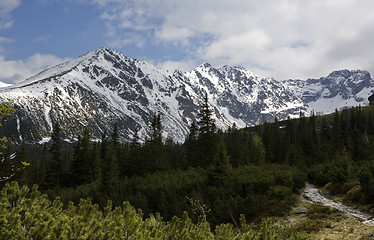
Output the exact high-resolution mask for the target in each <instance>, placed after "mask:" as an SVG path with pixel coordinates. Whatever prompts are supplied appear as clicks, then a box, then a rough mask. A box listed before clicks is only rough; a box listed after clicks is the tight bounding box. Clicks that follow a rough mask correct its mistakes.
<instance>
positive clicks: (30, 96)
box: [0, 48, 374, 142]
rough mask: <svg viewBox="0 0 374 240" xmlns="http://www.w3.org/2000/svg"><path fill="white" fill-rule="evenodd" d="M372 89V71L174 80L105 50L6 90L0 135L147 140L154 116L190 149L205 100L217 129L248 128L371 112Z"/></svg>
mask: <svg viewBox="0 0 374 240" xmlns="http://www.w3.org/2000/svg"><path fill="white" fill-rule="evenodd" d="M337 87H339V88H337ZM372 89H374V81H373V79H371V77H370V74H369V73H367V72H365V71H348V70H345V71H337V72H333V73H331V74H330V75H329V76H328V77H326V78H320V79H317V80H316V79H308V80H306V81H302V80H287V81H277V80H275V79H271V78H266V77H260V76H258V75H256V74H253V73H251V72H249V71H248V70H246V69H244V68H242V67H230V66H224V67H221V68H214V67H212V66H211V65H209V64H202V65H200V66H198V67H197V68H196V69H194V70H192V71H190V72H185V73H182V72H181V71H178V70H177V71H175V72H174V73H173V74H170V73H168V72H167V71H163V70H161V69H160V68H157V67H155V66H153V65H151V64H148V63H146V62H140V61H137V60H134V59H131V58H128V57H126V56H124V55H123V54H121V53H120V52H116V51H112V50H110V49H108V48H101V49H98V50H95V51H92V52H89V53H87V54H85V55H83V56H81V57H79V58H77V59H74V60H71V61H68V62H65V63H62V64H59V65H57V66H55V67H52V68H50V69H47V70H45V71H42V72H41V73H39V74H37V75H35V76H33V77H31V78H29V79H27V80H25V81H23V82H21V83H18V84H15V85H13V86H10V87H5V88H1V89H0V99H1V101H5V100H9V101H11V102H12V103H13V105H14V108H15V109H16V112H15V113H14V115H13V116H12V117H9V118H6V119H4V120H3V125H4V126H3V127H2V128H0V134H2V135H5V136H8V137H9V138H10V139H11V140H12V141H16V142H21V141H23V140H25V141H27V142H35V141H41V140H43V139H48V137H49V136H50V133H51V129H52V124H53V123H54V122H56V121H58V122H59V124H60V125H61V129H62V133H63V137H64V138H66V139H74V138H76V137H77V134H78V133H80V132H81V131H82V130H83V128H85V127H89V128H90V129H91V130H92V133H93V136H94V137H95V138H100V136H101V135H102V134H103V133H105V132H106V133H107V134H110V133H111V131H112V129H113V126H114V125H115V124H116V125H117V126H118V129H119V132H120V135H121V137H122V138H123V140H130V139H131V138H132V137H133V135H134V133H135V131H138V132H139V135H140V136H141V138H142V139H143V140H144V139H145V138H146V137H148V136H149V131H150V127H149V126H150V122H151V120H152V115H153V114H154V113H159V114H160V115H161V119H162V123H163V127H164V135H163V136H164V138H166V137H171V138H173V139H174V140H176V141H179V142H183V141H184V138H185V136H186V135H187V134H188V127H189V125H190V124H191V123H192V121H195V120H196V118H197V117H198V109H199V106H200V105H201V102H202V99H203V97H204V96H205V95H206V94H207V95H208V99H209V103H210V105H211V107H212V109H213V110H214V117H215V118H216V123H217V126H218V127H219V128H223V129H225V128H227V127H230V126H232V125H233V124H234V123H235V125H236V126H238V127H245V126H253V125H255V124H257V123H259V122H262V121H273V120H274V118H275V117H277V118H278V119H286V118H287V117H298V116H299V114H300V113H303V114H305V115H309V114H310V113H311V112H312V111H313V110H314V111H316V112H317V111H320V110H321V109H322V108H323V110H326V104H325V102H326V101H331V107H329V109H328V110H331V109H332V108H333V109H335V108H340V107H342V106H356V105H359V104H361V105H367V104H368V103H367V102H368V101H367V97H368V96H369V95H370V93H372ZM366 95H367V96H366ZM341 99H343V101H345V102H342V101H340V100H341ZM324 101H325V102H324ZM320 105H321V106H322V107H321V106H320ZM326 113H327V111H326Z"/></svg>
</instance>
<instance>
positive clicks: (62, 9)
mask: <svg viewBox="0 0 374 240" xmlns="http://www.w3.org/2000/svg"><path fill="white" fill-rule="evenodd" d="M373 12H374V1H373V0H261V1H259V0H0V81H3V82H15V81H21V80H23V79H25V78H27V77H30V76H31V75H33V74H36V73H37V72H39V71H40V70H43V69H45V68H47V67H49V66H53V65H55V64H57V63H60V62H62V61H65V60H68V59H71V58H76V57H78V56H80V55H83V54H85V53H87V52H88V51H91V50H95V49H97V48H100V47H103V46H106V47H109V48H111V49H113V50H117V51H120V52H122V53H123V54H124V55H126V56H128V57H131V58H136V59H138V60H144V61H148V62H150V63H152V64H155V65H157V66H159V67H162V68H166V69H169V70H171V71H172V70H174V69H175V68H178V69H181V70H184V71H187V70H192V69H193V68H195V67H196V66H198V65H200V64H202V63H205V62H208V63H211V64H212V65H213V66H215V67H220V66H223V65H232V66H243V67H245V68H247V69H248V70H250V71H252V72H254V73H256V74H259V75H263V76H267V77H273V78H275V79H278V80H283V79H289V78H298V79H306V78H319V77H321V76H326V75H328V74H329V73H330V72H331V71H333V70H339V69H352V70H353V69H365V70H368V71H369V72H370V73H372V74H374V14H373Z"/></svg>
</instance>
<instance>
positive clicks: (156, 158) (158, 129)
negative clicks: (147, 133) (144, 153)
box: [147, 113, 170, 170]
mask: <svg viewBox="0 0 374 240" xmlns="http://www.w3.org/2000/svg"><path fill="white" fill-rule="evenodd" d="M147 145H148V147H149V152H148V153H149V154H151V155H150V158H149V159H150V160H151V162H150V166H151V169H153V170H165V169H167V168H169V167H170V163H169V162H168V158H167V154H166V150H165V145H164V143H163V142H162V124H161V115H160V114H159V113H158V114H153V120H152V123H151V139H150V140H149V141H148V144H147Z"/></svg>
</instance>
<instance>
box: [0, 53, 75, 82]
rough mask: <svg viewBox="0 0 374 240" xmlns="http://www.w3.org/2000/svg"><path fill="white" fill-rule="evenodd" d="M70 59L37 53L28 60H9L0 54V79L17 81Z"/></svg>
mask: <svg viewBox="0 0 374 240" xmlns="http://www.w3.org/2000/svg"><path fill="white" fill-rule="evenodd" d="M67 60H68V59H60V58H58V57H56V56H53V55H50V54H39V53H36V54H34V55H32V56H31V57H29V58H28V59H26V60H7V59H5V58H4V57H3V56H0V69H1V70H2V71H0V81H2V82H6V83H16V82H20V81H23V80H26V79H27V78H29V77H31V76H33V75H35V74H37V73H39V72H40V71H42V70H45V69H46V68H48V67H52V66H54V65H57V64H59V63H61V62H63V61H67Z"/></svg>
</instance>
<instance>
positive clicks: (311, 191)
mask: <svg viewBox="0 0 374 240" xmlns="http://www.w3.org/2000/svg"><path fill="white" fill-rule="evenodd" d="M303 197H304V199H305V200H307V201H309V202H312V203H318V204H322V205H324V206H328V207H331V208H335V209H337V210H338V211H341V212H343V213H346V214H348V215H350V216H353V217H356V218H358V219H359V220H360V221H362V222H363V223H364V224H367V225H371V226H374V219H373V217H372V216H370V215H368V214H366V213H363V212H360V211H358V210H356V209H353V208H351V207H348V206H346V205H344V204H342V203H339V202H334V201H332V200H330V199H328V198H325V197H324V196H322V195H321V194H320V193H319V191H318V189H317V188H316V187H315V186H313V185H311V184H309V183H307V184H306V185H305V190H304V192H303Z"/></svg>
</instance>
